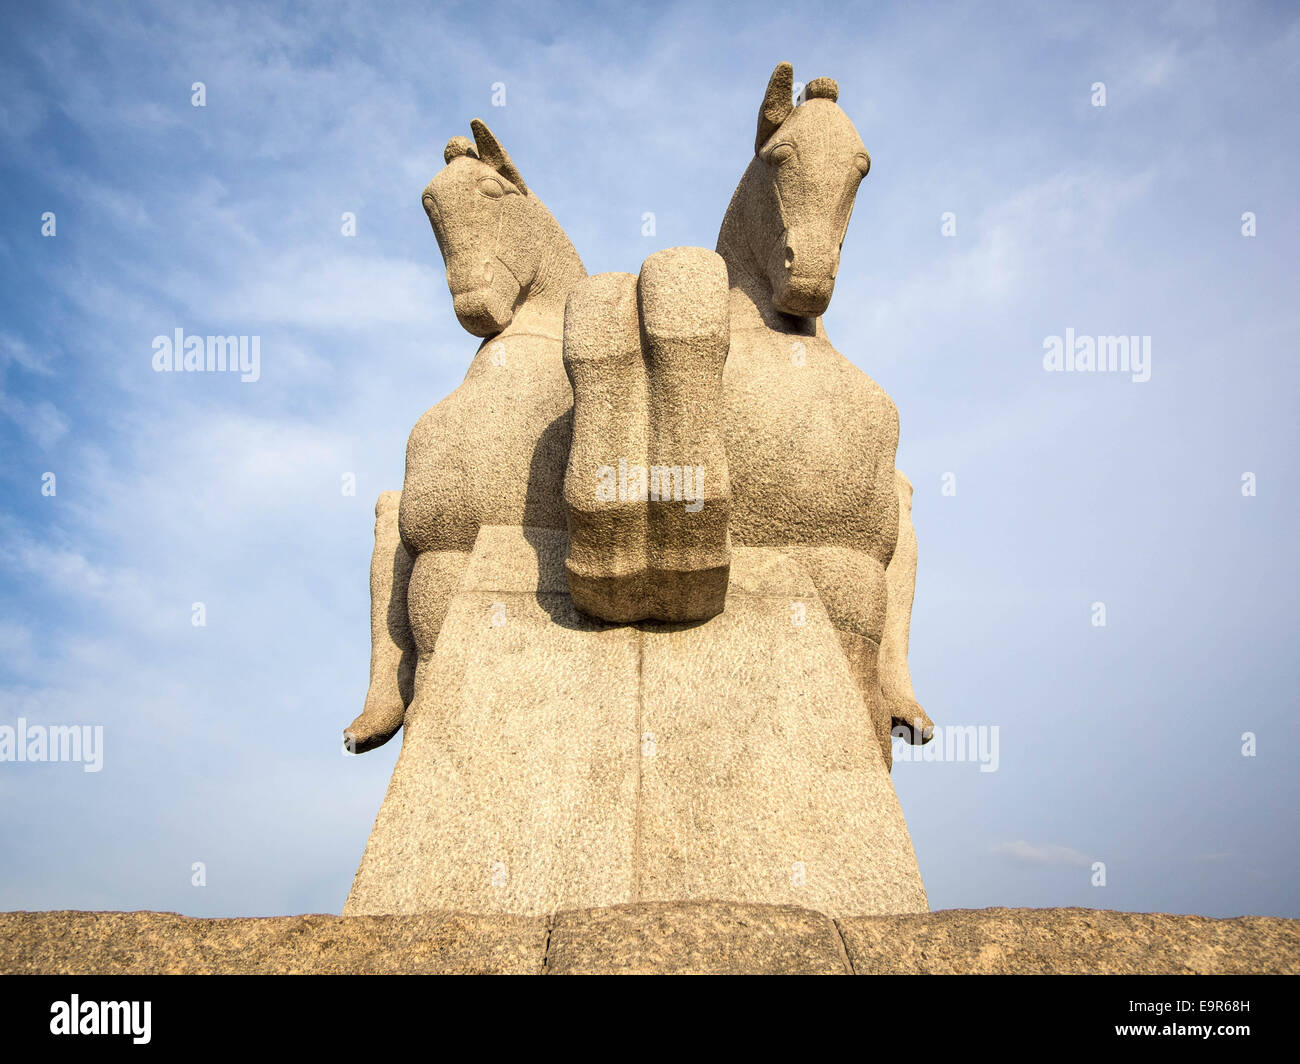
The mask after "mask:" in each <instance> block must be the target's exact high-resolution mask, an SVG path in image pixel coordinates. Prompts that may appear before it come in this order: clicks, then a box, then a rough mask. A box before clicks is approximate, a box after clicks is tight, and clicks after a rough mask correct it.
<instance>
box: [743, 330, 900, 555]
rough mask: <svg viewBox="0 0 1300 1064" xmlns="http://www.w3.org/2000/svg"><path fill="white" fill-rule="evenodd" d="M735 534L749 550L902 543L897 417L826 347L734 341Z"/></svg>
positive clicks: (757, 335) (778, 340)
mask: <svg viewBox="0 0 1300 1064" xmlns="http://www.w3.org/2000/svg"><path fill="white" fill-rule="evenodd" d="M723 381H724V394H725V402H726V422H727V463H728V466H729V471H730V476H731V489H732V528H733V531H734V532H735V534H736V536H737V538H738V540H739V541H740V542H742V543H755V544H757V543H782V542H785V543H819V544H830V543H840V544H844V545H854V546H859V547H864V548H866V549H872V547H873V544H875V543H877V542H879V543H881V544H883V543H885V542H886V541H888V540H890V537H892V536H893V528H886V527H885V526H886V525H888V524H889V522H888V519H887V515H888V513H890V512H895V513H896V510H894V508H893V505H892V503H893V495H892V493H893V491H894V486H893V466H894V457H895V453H896V451H897V448H898V411H897V408H896V407H895V406H894V404H893V401H892V400H891V399H890V398H889V396H888V395H886V394H885V392H884V390H883V389H882V388H880V386H879V385H877V384H876V383H875V382H874V381H873V380H871V378H870V377H868V376H867V375H866V374H865V373H863V372H862V371H861V370H859V369H858V368H857V367H856V366H854V365H853V364H852V363H850V362H849V361H848V360H847V359H845V358H844V356H843V355H841V354H840V353H839V352H838V351H836V350H835V349H834V348H833V347H831V345H830V344H829V343H827V342H826V341H825V340H822V339H818V338H816V337H793V336H785V335H781V334H778V333H771V332H759V331H756V332H754V333H751V334H739V335H737V336H733V338H732V345H731V351H730V352H729V354H728V357H727V365H726V370H725V373H724V378H723Z"/></svg>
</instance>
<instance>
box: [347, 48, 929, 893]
mask: <svg viewBox="0 0 1300 1064" xmlns="http://www.w3.org/2000/svg"><path fill="white" fill-rule="evenodd" d="M792 80H793V73H792V70H791V68H790V66H789V65H788V64H784V63H783V64H781V65H780V66H778V67H777V69H776V72H775V73H774V74H773V75H772V78H771V81H770V83H769V85H768V88H767V92H766V94H765V96H764V100H763V105H762V107H761V109H760V112H759V122H758V134H757V139H756V144H755V154H754V158H753V160H752V162H751V163H750V165H749V168H748V169H747V170H746V172H745V176H744V177H743V178H742V179H741V182H740V186H739V187H738V188H737V190H736V193H735V196H734V197H733V199H732V202H731V206H730V208H729V209H728V211H727V214H726V217H725V218H724V220H723V223H722V230H721V234H720V236H719V238H718V244H717V251H716V252H713V251H709V250H706V249H703V248H670V249H667V250H665V251H660V252H656V253H655V254H654V255H651V256H650V257H649V258H648V259H646V261H645V263H644V264H643V265H642V268H641V271H640V273H639V275H635V276H634V275H632V274H625V273H607V274H601V275H598V276H595V277H590V278H588V277H586V276H585V272H584V271H583V268H582V264H581V263H580V262H579V261H578V257H577V255H576V254H575V253H574V252H573V249H572V247H571V245H570V244H569V242H568V241H567V240H566V239H565V238H564V235H563V234H562V233H561V232H560V230H559V227H558V226H556V225H555V223H554V220H553V219H552V218H551V216H550V215H549V214H548V213H547V212H546V211H545V209H544V208H543V207H542V206H541V204H540V203H538V202H537V201H536V199H535V198H534V197H533V196H532V195H531V194H530V193H529V192H528V191H527V189H526V188H525V187H524V185H523V181H522V179H521V178H520V177H519V174H518V172H517V171H516V170H515V168H514V166H513V165H512V164H511V163H510V161H509V159H508V158H507V157H506V155H505V153H504V151H502V150H501V148H500V146H499V145H498V144H497V143H496V141H495V140H494V139H492V138H491V137H490V134H488V133H487V131H486V128H485V127H483V126H482V124H481V123H476V124H475V126H474V131H475V139H476V141H477V152H476V153H475V154H471V152H470V150H469V144H468V142H467V141H459V140H457V141H453V142H452V144H450V145H448V150H447V159H448V164H447V168H446V169H445V170H444V171H443V172H442V173H440V174H439V175H438V177H436V178H435V179H434V181H433V182H432V183H431V184H430V186H429V188H428V189H427V190H426V192H425V208H426V210H427V211H428V213H429V217H430V220H431V222H432V223H433V227H434V232H435V234H436V235H437V237H438V243H439V246H440V248H441V249H442V252H443V255H444V257H445V258H446V260H447V279H448V284H449V285H450V287H451V290H452V294H453V297H454V300H455V306H456V313H457V316H458V317H459V318H460V321H461V323H462V324H463V325H465V327H466V328H467V329H469V330H470V331H471V332H474V333H475V334H476V335H479V336H484V337H487V338H488V339H487V340H486V341H485V344H484V346H483V347H482V348H481V349H480V351H479V353H478V355H477V356H476V357H475V359H474V363H473V365H472V366H471V367H470V371H469V374H468V375H467V377H466V380H465V383H464V384H462V385H461V387H460V388H458V389H457V390H456V392H454V393H453V394H452V395H451V396H450V397H449V398H448V399H446V400H444V401H443V402H442V403H439V404H438V405H437V406H436V407H434V408H433V409H432V410H430V411H429V412H428V413H427V414H425V415H424V417H423V418H421V420H420V423H419V424H418V425H417V426H416V427H415V430H414V432H413V433H412V434H411V440H410V444H409V445H408V448H407V461H406V479H405V484H404V487H403V490H402V493H401V497H400V503H398V502H397V500H396V499H395V498H393V497H385V498H381V500H380V506H379V507H378V521H377V525H376V548H375V561H374V564H373V566H372V569H371V585H372V592H373V594H374V596H375V597H374V603H373V606H372V627H373V634H374V642H375V648H376V649H375V654H374V658H373V660H372V683H371V689H370V693H369V695H368V698H367V704H366V709H365V712H363V713H362V715H361V717H359V718H358V719H357V721H356V722H355V723H354V724H353V725H352V727H351V728H350V729H349V734H350V740H351V741H352V742H354V744H355V746H356V748H357V749H365V748H367V747H369V746H374V745H378V744H379V743H381V742H383V741H385V740H386V739H387V738H388V737H389V736H391V735H392V734H393V733H394V732H395V731H396V729H397V728H398V726H404V727H405V732H404V736H403V742H402V751H401V755H400V757H399V758H398V761H397V765H396V767H395V768H394V770H393V776H392V779H391V780H390V782H389V788H388V793H387V796H386V797H385V799H384V803H383V806H382V807H381V808H380V811H379V815H378V817H377V818H376V820H375V827H374V829H373V831H372V832H371V835H370V839H369V841H368V843H367V846H366V851H365V853H364V855H363V857H362V860H361V864H360V866H359V867H358V869H357V874H356V877H355V879H354V881H353V886H352V891H351V893H350V894H349V896H348V901H347V903H346V905H345V907H344V913H345V914H347V915H361V914H367V913H395V912H424V911H430V910H443V911H461V912H506V913H520V914H528V915H533V916H539V915H543V914H552V913H555V912H557V911H559V910H561V909H565V908H575V907H577V908H584V907H596V906H605V905H618V904H621V903H625V902H640V901H651V900H670V901H681V900H691V899H721V900H733V901H749V902H753V901H764V902H772V903H778V904H797V905H803V906H806V907H809V908H814V909H817V910H819V911H821V912H825V913H828V914H830V915H832V916H841V915H845V916H847V915H862V914H867V913H898V912H924V911H926V910H927V908H928V902H927V900H926V896H925V889H924V885H923V883H922V881H921V876H920V870H919V869H918V867H917V864H916V856H915V854H914V852H913V849H912V844H911V839H910V836H909V834H908V831H907V825H906V821H905V818H904V817H903V813H902V810H901V808H900V806H899V803H898V797H897V795H896V794H895V792H894V789H893V785H892V783H891V781H890V775H889V773H890V764H889V758H890V752H891V747H890V730H891V727H893V726H894V725H895V724H896V723H897V724H898V726H899V727H900V728H901V729H902V731H903V733H904V734H906V735H909V736H910V737H911V738H912V739H913V741H924V739H925V738H926V736H927V731H928V730H929V729H930V725H929V721H928V718H926V717H925V714H924V713H923V711H922V710H921V708H920V706H918V705H917V704H916V702H915V699H914V698H913V696H912V689H911V682H910V679H909V677H908V671H907V635H908V625H909V620H910V612H911V603H912V589H913V580H914V573H915V558H916V553H915V539H914V537H913V534H912V528H911V522H910V519H909V512H910V488H909V486H908V484H907V481H906V480H905V479H904V478H903V477H902V475H901V474H900V473H898V472H897V470H896V469H895V468H894V460H895V453H896V449H897V445H898V412H897V410H896V409H895V407H894V404H893V403H892V402H891V401H890V400H889V398H888V396H886V395H885V393H884V392H883V391H882V390H881V389H880V387H879V386H878V385H876V384H875V383H874V382H873V381H872V380H871V379H870V378H869V377H867V376H866V375H865V374H864V373H862V372H861V371H860V370H858V369H856V368H855V367H854V366H853V365H852V364H851V363H850V362H849V361H848V360H847V359H845V358H844V357H843V356H842V355H841V354H840V353H839V352H837V351H836V350H835V349H834V348H833V347H832V346H831V344H830V342H829V340H828V339H827V337H826V333H825V330H824V329H823V327H822V324H821V315H822V313H823V312H824V311H825V310H826V307H827V305H828V304H829V302H830V298H831V293H832V291H833V288H834V282H835V274H836V271H837V268H838V264H839V249H840V245H841V243H842V241H843V239H844V234H845V230H846V228H847V226H848V222H849V214H850V211H851V209H852V205H853V200H854V196H855V194H856V192H857V187H858V184H859V182H860V181H861V180H862V178H863V176H864V175H865V174H866V173H867V170H868V169H869V167H870V160H869V158H868V156H867V153H866V150H865V149H864V148H863V145H862V141H861V140H860V138H859V137H858V135H857V133H856V131H855V130H854V128H853V125H852V123H851V122H850V121H849V119H848V117H847V116H846V115H845V114H844V112H843V111H842V110H840V108H839V107H838V105H837V103H836V96H837V91H838V90H837V88H836V86H835V83H834V82H833V81H831V80H830V79H827V78H818V79H817V80H815V81H813V82H811V83H810V84H809V86H808V89H807V92H806V99H805V102H803V103H801V104H800V105H799V106H797V107H796V106H795V105H794V102H793V99H792ZM561 308H563V312H562V313H561ZM566 378H567V379H566ZM394 513H396V517H395V518H394ZM403 594H404V596H405V597H404V600H403ZM407 618H409V625H407ZM404 625H406V628H405V630H404V627H403V626H404ZM435 642H436V644H437V652H436V653H434V647H435ZM412 660H414V665H412V664H411V662H412ZM412 668H413V669H414V676H413V678H412V676H411V670H412ZM412 690H413V691H414V694H412V693H411V692H412Z"/></svg>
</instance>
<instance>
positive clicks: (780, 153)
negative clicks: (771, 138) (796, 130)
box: [767, 144, 794, 166]
mask: <svg viewBox="0 0 1300 1064" xmlns="http://www.w3.org/2000/svg"><path fill="white" fill-rule="evenodd" d="M793 155H794V148H793V147H791V146H790V145H789V144H778V145H777V146H776V147H775V148H773V149H772V150H771V151H770V152H768V153H767V161H768V162H769V163H772V165H774V166H780V165H781V164H782V163H783V162H785V161H786V160H788V159H790V158H791V157H792V156H793Z"/></svg>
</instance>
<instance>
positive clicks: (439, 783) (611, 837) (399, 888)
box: [344, 527, 928, 916]
mask: <svg viewBox="0 0 1300 1064" xmlns="http://www.w3.org/2000/svg"><path fill="white" fill-rule="evenodd" d="M564 555H565V537H564V536H563V535H562V534H559V533H556V532H553V531H545V530H540V529H520V528H507V527H490V528H484V529H483V530H482V531H481V532H480V534H479V536H478V539H477V542H476V543H475V546H474V551H473V554H472V556H471V559H470V562H469V565H468V567H467V569H466V571H465V575H464V578H463V580H462V582H461V586H460V590H459V591H458V592H457V593H456V595H455V596H454V598H453V599H452V602H451V605H450V608H449V609H448V612H447V616H446V620H445V621H444V623H443V626H442V629H441V632H440V634H439V636H438V642H437V647H436V650H435V652H434V653H433V654H432V655H424V656H422V657H421V660H420V661H419V663H418V665H417V671H416V681H415V692H416V693H415V699H414V701H413V702H412V704H411V706H410V708H409V710H408V712H407V717H406V726H405V735H404V739H403V746H402V753H401V756H400V758H399V760H398V762H397V767H396V769H395V770H394V772H393V778H392V782H391V783H390V784H389V788H388V794H387V797H386V798H385V800H384V804H383V807H382V808H381V809H380V811H379V816H378V818H377V819H376V821H375V827H374V830H373V832H372V833H371V835H370V840H369V842H368V844H367V846H366V851H365V855H364V857H363V858H362V861H361V866H360V868H359V869H358V870H357V875H356V879H355V881H354V883H353V886H352V892H351V893H350V894H349V896H348V900H347V905H346V906H345V908H344V914H345V915H361V914H378V913H416V912H425V911H429V910H460V911H468V912H476V913H489V912H500V913H516V914H521V915H541V914H548V913H552V912H555V911H556V910H559V909H571V908H589V907H596V906H605V905H615V904H620V903H625V902H640V901H681V900H702V899H710V900H719V901H743V902H774V903H786V904H795V905H801V906H805V907H808V908H813V909H817V910H820V911H822V912H825V913H828V914H830V915H831V916H839V915H845V916H847V915H854V916H860V915H870V914H877V913H909V912H925V911H927V908H928V907H927V904H926V897H925V890H924V887H923V886H922V884H921V877H920V873H919V871H918V869H917V865H916V858H915V855H914V854H913V851H912V844H911V839H910V838H909V836H908V833H907V825H906V823H905V822H904V819H903V814H902V810H901V809H900V807H899V804H898V799H897V797H896V796H895V794H894V788H893V785H892V784H891V782H890V779H889V773H888V770H887V768H886V767H885V763H884V759H883V757H882V755H881V751H880V747H879V744H878V743H877V741H876V737H875V735H874V734H873V730H872V723H871V720H870V718H869V714H868V712H867V709H866V707H865V705H864V704H863V701H862V698H861V696H860V695H859V693H858V690H857V688H856V686H855V684H854V681H853V678H852V676H851V675H850V672H849V668H848V664H847V662H846V660H845V658H844V654H843V651H842V650H841V648H840V642H839V639H838V637H837V636H836V633H835V630H834V629H833V628H832V626H831V623H830V620H829V619H828V617H827V615H826V611H825V609H824V608H823V607H822V604H821V602H820V600H819V599H818V597H817V593H816V590H815V589H814V587H813V585H812V582H811V580H810V579H809V578H808V576H807V574H806V573H805V572H804V570H802V569H801V568H800V567H799V566H798V565H797V564H796V563H794V562H793V561H791V560H790V559H789V558H788V557H786V556H785V555H783V554H781V553H780V552H778V551H773V550H758V549H747V548H736V549H735V551H734V553H733V558H732V564H731V583H730V589H729V591H728V593H727V599H726V609H725V611H724V612H723V613H722V614H720V615H719V616H717V617H714V618H712V619H711V620H709V621H706V622H704V623H700V624H663V623H652V622H646V623H641V624H637V625H633V626H618V625H608V624H603V623H600V622H596V621H592V620H590V619H588V618H586V617H584V616H583V615H581V614H579V613H577V612H576V610H575V609H574V607H573V603H572V600H571V599H570V596H569V593H568V588H567V585H566V582H565V576H564Z"/></svg>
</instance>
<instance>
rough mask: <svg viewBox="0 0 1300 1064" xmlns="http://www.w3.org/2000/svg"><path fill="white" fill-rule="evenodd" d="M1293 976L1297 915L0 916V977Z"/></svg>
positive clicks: (629, 911)
mask: <svg viewBox="0 0 1300 1064" xmlns="http://www.w3.org/2000/svg"><path fill="white" fill-rule="evenodd" d="M636 972H640V973H682V974H684V973H744V974H779V973H785V974H804V973H806V974H828V975H830V974H839V975H846V974H859V975H869V974H881V973H936V974H940V973H1022V974H1033V973H1063V974H1085V973H1114V974H1120V973H1130V974H1166V973H1169V974H1178V973H1186V974H1197V973H1199V974H1237V973H1278V974H1291V975H1297V974H1300V920H1284V919H1277V918H1274V917H1263V916H1246V917H1239V918H1236V919H1231V920H1213V919H1207V918H1206V917H1202V916H1169V915H1164V914H1149V913H1121V912H1111V911H1107V910H1096V909H951V910H946V911H942V912H935V913H919V914H908V915H902V916H861V917H848V918H841V919H838V920H832V919H830V918H829V917H827V916H825V915H823V914H821V913H817V912H814V911H812V910H810V909H801V908H798V907H796V906H791V905H742V904H732V903H724V902H674V903H656V902H648V903H642V904H637V905H618V906H613V907H610V908H603V909H587V910H573V911H567V912H560V913H557V914H556V915H555V916H553V917H550V918H544V917H539V918H532V917H521V916H506V915H487V916H472V915H467V914H462V913H450V914H448V913H425V914H421V915H412V916H354V917H341V916H324V915H315V916H277V917H269V918H250V919H228V920H202V919H193V918H189V917H183V916H177V915H176V914H174V913H149V912H136V913H89V912H49V913H25V912H18V913H0V974H38V973H40V974H118V973H123V974H146V973H173V974H181V973H195V974H197V973H314V974H332V973H358V974H366V973H411V974H416V973H429V974H434V973H517V974H548V973H549V974H580V973H591V974H594V973H636Z"/></svg>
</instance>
